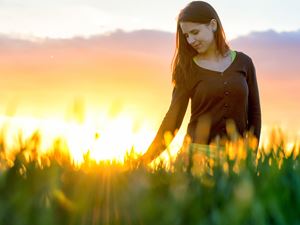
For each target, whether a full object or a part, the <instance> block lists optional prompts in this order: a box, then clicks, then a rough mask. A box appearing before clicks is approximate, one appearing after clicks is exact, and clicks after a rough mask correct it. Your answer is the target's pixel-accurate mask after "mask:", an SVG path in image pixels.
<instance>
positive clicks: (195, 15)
mask: <svg viewBox="0 0 300 225" xmlns="http://www.w3.org/2000/svg"><path fill="white" fill-rule="evenodd" d="M212 19H215V20H216V21H217V30H216V32H214V40H215V42H216V46H217V50H218V51H219V53H220V54H221V55H223V56H224V55H225V53H226V52H227V51H228V50H229V46H228V44H227V43H226V36H225V32H224V29H223V26H222V23H221V20H220V18H219V16H218V14H217V12H216V11H215V10H214V8H213V7H212V6H211V5H210V4H208V3H207V2H203V1H193V2H191V3H189V4H188V5H187V6H186V7H185V8H183V9H182V10H181V11H180V13H179V15H178V17H177V31H176V48H175V53H174V56H173V60H172V64H171V67H172V81H173V83H174V84H175V85H176V84H179V83H185V84H186V85H188V83H189V81H191V78H192V77H191V76H192V75H191V73H190V72H189V71H190V68H191V66H192V60H193V57H194V56H196V55H197V54H198V53H197V51H196V50H195V49H194V48H193V47H192V46H191V45H190V44H189V43H188V42H187V40H186V37H185V36H184V35H183V33H182V30H181V27H180V22H195V23H201V24H209V23H210V21H211V20H212Z"/></svg>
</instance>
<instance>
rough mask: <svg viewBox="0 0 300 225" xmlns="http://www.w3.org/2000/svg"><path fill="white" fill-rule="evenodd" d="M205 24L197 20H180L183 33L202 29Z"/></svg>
mask: <svg viewBox="0 0 300 225" xmlns="http://www.w3.org/2000/svg"><path fill="white" fill-rule="evenodd" d="M202 26H204V24H202V23H195V22H180V27H181V30H182V32H183V33H188V32H190V31H192V30H194V29H200V28H201V27H202Z"/></svg>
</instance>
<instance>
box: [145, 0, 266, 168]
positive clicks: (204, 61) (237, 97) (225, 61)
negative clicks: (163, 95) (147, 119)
mask: <svg viewBox="0 0 300 225" xmlns="http://www.w3.org/2000/svg"><path fill="white" fill-rule="evenodd" d="M172 69H173V72H172V80H173V84H174V88H173V93H172V101H171V105H170V107H169V110H168V112H167V113H166V115H165V117H164V119H163V121H162V124H161V126H160V128H159V130H158V132H157V135H156V137H155V138H154V140H153V142H152V144H151V145H150V147H149V149H148V150H147V152H146V153H145V154H144V155H143V156H142V157H141V159H142V161H143V162H144V163H148V162H151V161H152V160H153V159H154V158H156V157H157V156H158V155H159V154H160V153H161V152H162V151H164V150H165V149H166V147H167V144H168V143H166V142H165V141H164V136H165V134H166V132H171V134H172V137H174V136H175V135H176V132H177V131H178V129H179V128H180V126H181V123H182V121H183V118H184V115H185V112H186V109H187V106H188V103H189V100H190V99H191V118H190V122H189V124H188V128H187V136H188V137H190V140H191V142H192V143H195V144H205V145H207V144H209V143H211V142H213V141H216V140H220V138H221V140H228V139H230V136H229V134H228V133H230V132H231V131H232V129H233V128H234V129H235V130H236V133H238V135H241V136H244V135H245V134H246V133H247V131H251V132H252V133H253V134H254V135H255V137H256V138H257V140H258V142H259V138H260V131H261V109H260V100H259V91H258V84H257V80H256V73H255V67H254V65H253V62H252V60H251V58H250V57H249V56H247V55H246V54H244V53H243V52H239V51H233V50H231V49H230V48H229V46H228V44H227V43H226V39H225V33H224V30H223V27H222V24H221V21H220V19H219V17H218V15H217V13H216V11H215V10H214V9H213V7H212V6H211V5H209V4H208V3H206V2H203V1H193V2H191V3H190V4H188V5H187V6H186V7H185V8H183V9H182V10H181V12H180V14H179V16H178V19H177V33H176V51H175V55H174V60H173V65H172Z"/></svg>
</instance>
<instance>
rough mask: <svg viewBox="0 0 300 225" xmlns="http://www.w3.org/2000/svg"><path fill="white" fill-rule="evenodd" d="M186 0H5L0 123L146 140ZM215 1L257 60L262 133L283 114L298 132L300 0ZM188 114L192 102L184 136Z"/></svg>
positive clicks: (156, 120)
mask: <svg viewBox="0 0 300 225" xmlns="http://www.w3.org/2000/svg"><path fill="white" fill-rule="evenodd" d="M188 2H189V1H171V0H166V1H143V0H139V1H138V0H128V1H99V0H98V1H91V0H90V1H86V0H85V1H83V0H75V1H70V0H60V1H37V0H29V1H26V3H25V2H24V1H13V0H0V18H1V20H0V79H1V82H0V90H1V92H0V115H2V116H1V117H0V123H2V122H4V121H6V120H7V118H14V120H13V121H11V124H15V125H14V126H15V128H16V127H17V126H21V127H23V128H25V127H26V128H27V130H28V132H32V131H33V130H34V129H35V127H42V128H43V129H44V132H45V134H46V135H47V136H49V137H50V136H51V135H54V136H55V135H57V134H61V135H66V136H68V138H70V139H72V140H76V141H77V142H73V143H71V144H70V146H73V147H74V146H75V147H74V148H76V147H78V146H81V145H82V146H84V147H85V148H86V147H87V146H89V147H90V146H95V145H97V146H98V147H97V148H114V149H116V148H119V149H125V148H128V146H130V144H132V142H134V144H135V145H136V146H139V148H140V149H144V150H145V148H146V147H147V145H148V144H150V142H151V140H152V138H153V136H154V135H155V132H156V130H157V128H158V127H159V125H160V123H161V121H162V119H163V117H164V115H165V113H166V111H167V109H168V107H169V104H170V100H171V91H172V85H171V70H170V63H171V60H172V56H173V53H174V47H175V27H176V16H177V14H178V12H179V10H180V9H181V8H182V7H184V6H185V5H186V4H187V3H188ZM209 2H210V3H211V4H212V5H213V6H214V7H215V9H216V10H217V11H218V13H219V16H220V17H221V20H222V22H223V26H224V28H225V32H226V35H227V37H228V40H229V43H230V45H231V47H232V48H233V49H236V50H238V51H243V52H245V53H246V54H248V55H249V56H250V57H251V58H252V59H253V61H254V63H255V66H256V69H257V79H258V82H259V89H260V97H261V106H262V119H263V128H262V134H263V135H266V134H267V132H268V131H269V128H271V127H272V126H274V125H277V124H278V125H280V126H281V127H283V128H284V129H285V130H286V133H289V135H290V136H291V137H296V136H297V137H300V121H299V119H297V116H298V114H299V112H300V109H299V106H298V104H297V102H298V101H299V98H300V92H299V90H298V89H299V88H298V87H299V86H300V77H299V75H300V74H299V71H300V65H299V62H298V61H299V57H300V25H299V21H300V16H299V14H298V12H299V9H300V2H299V1H292V0H289V1H285V2H284V3H283V2H282V1H277V0H276V1H271V0H267V1H258V0H257V1H221V0H215V1H209ZM154 15H155V16H154ZM22 118H23V119H22ZM188 120H189V110H188V112H187V115H186V116H185V119H184V123H183V125H182V128H181V130H180V132H181V133H180V134H179V135H178V136H179V138H178V139H179V141H178V143H180V137H182V135H183V133H184V132H185V129H186V125H187V122H188ZM74 121H75V122H76V124H77V125H76V124H74V123H73V122H74ZM66 123H67V125H66ZM17 124H18V125H17ZM68 124H69V125H70V124H71V126H68ZM78 124H82V126H81V127H78V126H79V125H78ZM74 126H75V127H74ZM12 127H13V126H12ZM82 130H84V136H83V135H82ZM11 132H13V131H11ZM24 132H25V131H24ZM95 132H99V133H100V140H102V139H101V138H103V139H105V138H106V139H105V140H106V142H105V143H102V142H101V141H100V143H96V142H95V140H93V135H94V133H95ZM124 134H126V135H124ZM180 135H181V136H180ZM113 138H117V139H119V140H120V142H119V143H120V144H119V145H118V146H117V147H116V146H113V145H112V146H111V144H112V142H116V141H114V140H113ZM79 140H80V143H79V142H78V141H79ZM78 151H79V150H78ZM97 154H98V157H100V158H101V157H104V156H103V155H101V154H100V153H99V152H98V153H97ZM99 154H100V155H99ZM120 154H122V153H120ZM106 157H109V156H108V155H107V154H106Z"/></svg>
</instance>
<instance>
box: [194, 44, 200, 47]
mask: <svg viewBox="0 0 300 225" xmlns="http://www.w3.org/2000/svg"><path fill="white" fill-rule="evenodd" d="M201 46H202V44H197V45H194V48H199V47H201Z"/></svg>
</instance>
